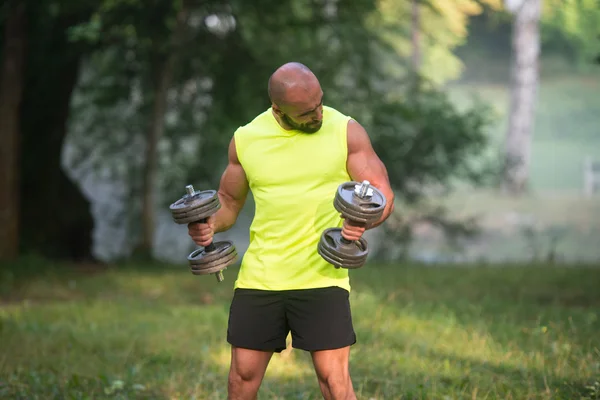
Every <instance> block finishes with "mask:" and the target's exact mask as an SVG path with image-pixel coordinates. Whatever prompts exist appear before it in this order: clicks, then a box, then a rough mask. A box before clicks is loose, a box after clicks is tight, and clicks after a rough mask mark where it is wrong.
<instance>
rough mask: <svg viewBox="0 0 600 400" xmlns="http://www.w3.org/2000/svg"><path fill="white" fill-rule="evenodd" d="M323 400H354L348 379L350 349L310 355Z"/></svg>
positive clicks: (315, 352) (354, 395) (324, 351)
mask: <svg viewBox="0 0 600 400" xmlns="http://www.w3.org/2000/svg"><path fill="white" fill-rule="evenodd" d="M311 355H312V360H313V364H314V366H315V372H316V373H317V379H318V380H319V386H320V387H321V393H322V394H323V398H324V399H325V400H356V394H355V393H354V388H353V387H352V379H351V378H350V369H349V365H348V364H349V361H348V360H349V357H350V347H349V346H348V347H343V348H341V349H335V350H321V351H314V352H312V353H311Z"/></svg>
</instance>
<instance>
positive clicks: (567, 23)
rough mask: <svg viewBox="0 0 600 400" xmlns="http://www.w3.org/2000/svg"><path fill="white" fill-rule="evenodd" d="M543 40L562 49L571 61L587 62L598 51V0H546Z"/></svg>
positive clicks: (599, 7) (599, 34)
mask: <svg viewBox="0 0 600 400" xmlns="http://www.w3.org/2000/svg"><path fill="white" fill-rule="evenodd" d="M542 4H543V14H542V24H543V25H542V26H543V29H542V33H543V41H544V43H546V44H547V46H548V47H549V48H550V49H553V50H558V51H561V50H562V51H563V52H565V50H566V51H567V52H568V54H569V55H570V56H571V59H572V61H573V63H574V64H576V65H579V66H583V65H590V64H591V63H593V61H594V59H595V58H596V57H598V55H599V54H600V2H599V1H598V0H545V1H544V2H543V3H542Z"/></svg>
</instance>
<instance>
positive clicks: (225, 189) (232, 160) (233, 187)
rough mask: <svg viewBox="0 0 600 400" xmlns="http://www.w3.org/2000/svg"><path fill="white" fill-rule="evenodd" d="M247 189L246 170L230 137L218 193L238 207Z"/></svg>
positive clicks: (242, 203)
mask: <svg viewBox="0 0 600 400" xmlns="http://www.w3.org/2000/svg"><path fill="white" fill-rule="evenodd" d="M248 191H249V185H248V179H247V178H246V172H245V171H244V168H243V167H242V164H241V163H240V161H239V159H238V157H237V152H236V148H235V139H231V142H230V144H229V151H228V163H227V167H226V168H225V171H224V172H223V175H222V176H221V183H220V186H219V195H220V196H222V197H224V200H225V201H226V202H228V203H233V204H235V205H236V206H237V207H238V208H241V207H242V206H243V205H244V202H245V200H246V196H247V194H248Z"/></svg>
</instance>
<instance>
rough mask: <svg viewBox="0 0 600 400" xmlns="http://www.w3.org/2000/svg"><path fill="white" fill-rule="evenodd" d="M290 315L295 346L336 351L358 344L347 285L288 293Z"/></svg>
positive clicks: (289, 320)
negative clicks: (345, 286) (345, 287)
mask: <svg viewBox="0 0 600 400" xmlns="http://www.w3.org/2000/svg"><path fill="white" fill-rule="evenodd" d="M286 317H287V321H288V325H289V326H290V329H291V331H292V346H293V347H294V348H298V349H302V350H307V351H317V350H333V349H340V348H343V347H347V346H350V345H353V344H354V343H356V334H355V332H354V327H353V325H352V313H351V311H350V299H349V293H348V291H347V290H345V289H343V288H340V287H337V286H336V287H328V288H319V289H306V290H296V291H290V292H288V294H287V297H286Z"/></svg>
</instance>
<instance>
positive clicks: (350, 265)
mask: <svg viewBox="0 0 600 400" xmlns="http://www.w3.org/2000/svg"><path fill="white" fill-rule="evenodd" d="M318 252H319V254H320V255H321V257H323V259H324V260H325V261H327V262H328V263H330V264H332V265H333V266H334V267H336V268H346V269H356V268H360V267H362V266H363V265H364V263H365V260H360V261H354V262H349V261H345V260H341V259H339V258H337V257H333V256H332V255H331V254H330V253H328V252H327V250H326V249H324V248H323V246H321V245H319V247H318Z"/></svg>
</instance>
